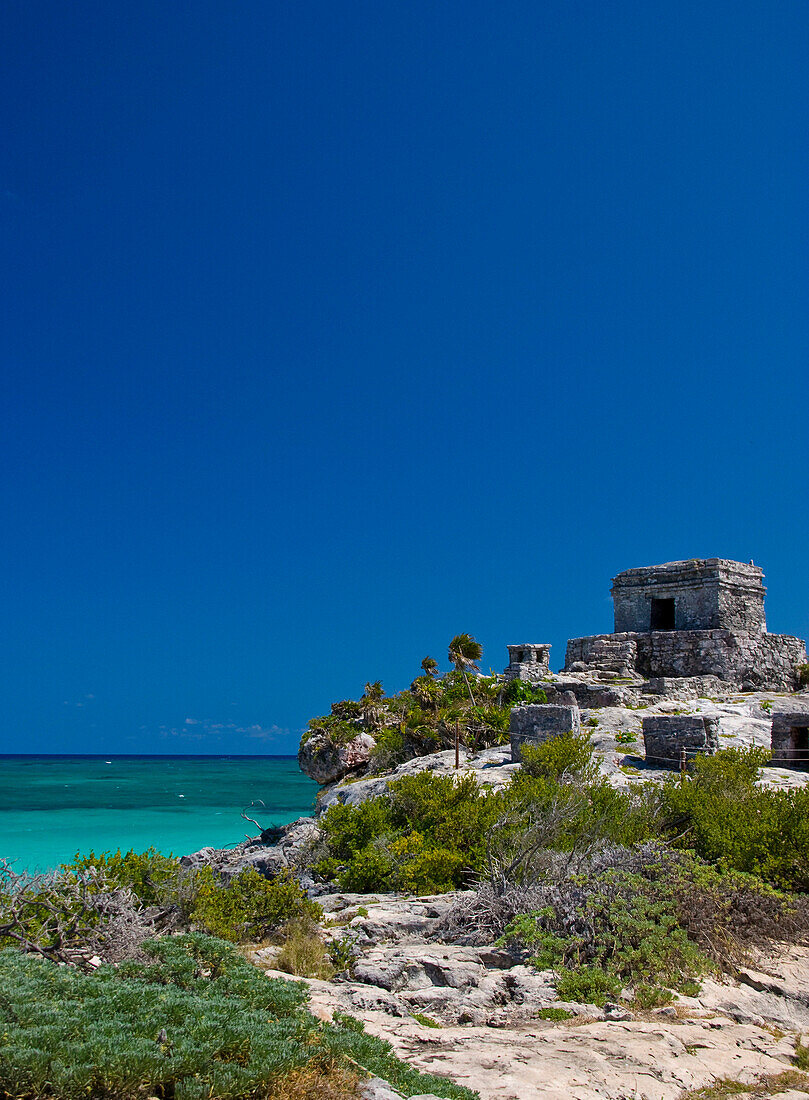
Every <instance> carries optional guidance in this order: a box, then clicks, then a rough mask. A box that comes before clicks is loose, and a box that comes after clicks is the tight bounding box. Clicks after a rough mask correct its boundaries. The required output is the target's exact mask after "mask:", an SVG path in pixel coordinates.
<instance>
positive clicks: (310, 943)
mask: <svg viewBox="0 0 809 1100" xmlns="http://www.w3.org/2000/svg"><path fill="white" fill-rule="evenodd" d="M283 932H284V942H283V944H282V947H281V950H280V951H279V953H278V955H277V956H276V959H275V968H276V969H277V970H283V971H284V972H285V973H287V974H294V975H295V976H296V977H299V978H321V979H328V978H332V977H334V973H335V968H334V966H333V965H332V963H331V960H330V958H329V953H328V951H327V949H326V945H325V943H324V942H323V938H322V936H321V935H320V930H319V928H318V926H317V924H315V923H314V921H312V920H311V919H307V918H303V919H301V918H298V919H296V920H293V921H290V922H289V924H287V925H286V926H285V928H284V929H283Z"/></svg>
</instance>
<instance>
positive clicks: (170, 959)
mask: <svg viewBox="0 0 809 1100" xmlns="http://www.w3.org/2000/svg"><path fill="white" fill-rule="evenodd" d="M146 953H147V955H148V956H149V961H148V962H147V963H135V962H129V963H124V964H122V965H121V966H120V967H117V968H116V967H111V966H102V967H99V969H98V970H96V971H95V972H93V973H91V974H84V973H82V972H81V971H78V970H76V969H75V968H73V967H58V966H55V965H54V964H53V963H51V962H49V961H47V960H44V959H37V958H34V957H32V956H27V955H23V954H20V953H18V952H16V951H11V950H6V951H3V952H0V985H2V988H3V998H2V1001H1V1002H0V1019H1V1020H2V1035H1V1036H0V1092H2V1094H3V1095H4V1096H7V1097H10V1098H18V1097H19V1098H23V1097H33V1096H45V1095H47V1096H50V1097H53V1098H54V1100H79V1098H80V1097H82V1098H84V1097H88V1096H93V1097H98V1098H101V1097H108V1098H110V1100H112V1098H113V1097H115V1098H116V1100H130V1098H132V1100H134V1098H136V1097H143V1096H151V1095H158V1096H164V1097H169V1096H171V1097H174V1098H175V1100H203V1098H209V1097H216V1098H217V1100H242V1098H244V1100H248V1098H250V1100H257V1098H260V1097H261V1098H267V1100H281V1098H282V1097H283V1098H285V1100H286V1098H289V1097H300V1100H310V1098H314V1097H316V1096H320V1097H326V1098H329V1097H334V1098H336V1097H338V1096H339V1097H341V1098H343V1097H345V1098H346V1100H348V1097H350V1096H352V1095H356V1086H355V1085H354V1087H353V1088H349V1086H351V1085H352V1083H355V1082H356V1081H357V1077H358V1075H359V1076H366V1075H367V1076H370V1075H373V1074H378V1075H380V1076H384V1077H385V1078H386V1079H388V1080H390V1081H392V1082H393V1083H394V1084H395V1087H396V1088H398V1089H400V1090H401V1091H403V1092H404V1093H405V1095H407V1096H411V1095H413V1094H414V1093H418V1092H427V1091H429V1092H435V1093H436V1094H437V1095H439V1096H444V1097H448V1098H454V1100H471V1098H472V1097H473V1095H474V1094H473V1093H471V1092H470V1091H469V1090H468V1089H463V1088H460V1087H458V1086H456V1085H453V1084H452V1083H451V1082H448V1081H446V1080H445V1079H443V1078H440V1077H433V1076H431V1075H420V1074H418V1073H416V1072H415V1071H414V1070H412V1069H410V1068H409V1067H408V1066H405V1065H404V1064H403V1063H401V1062H399V1061H398V1059H396V1058H395V1057H394V1055H393V1053H392V1051H391V1048H390V1046H389V1045H388V1044H387V1043H385V1042H383V1041H381V1040H378V1039H373V1038H371V1037H370V1036H368V1035H365V1034H364V1032H363V1031H362V1030H361V1025H357V1022H356V1021H351V1023H349V1020H350V1018H345V1019H341V1020H337V1021H336V1022H335V1023H334V1024H324V1023H322V1022H321V1021H319V1020H317V1019H315V1018H314V1017H313V1016H312V1015H311V1014H310V1013H309V1012H308V1011H307V1010H306V1007H305V1002H306V994H305V990H304V987H303V986H302V985H300V984H297V983H294V982H287V981H280V980H269V979H267V978H266V977H264V975H263V974H261V972H260V971H259V970H258V969H256V968H255V967H254V966H252V965H251V964H250V963H248V962H246V961H245V960H244V959H243V958H242V957H241V956H240V955H239V953H238V952H237V951H236V950H235V949H234V948H233V947H232V946H231V945H229V944H228V943H226V942H224V941H222V940H216V939H212V938H210V937H207V936H203V935H188V936H177V937H166V938H164V939H161V940H157V941H151V942H150V943H148V944H147V945H146ZM302 1081H303V1082H305V1087H303V1088H301V1087H299V1086H300V1085H301V1082H302ZM332 1086H334V1087H332Z"/></svg>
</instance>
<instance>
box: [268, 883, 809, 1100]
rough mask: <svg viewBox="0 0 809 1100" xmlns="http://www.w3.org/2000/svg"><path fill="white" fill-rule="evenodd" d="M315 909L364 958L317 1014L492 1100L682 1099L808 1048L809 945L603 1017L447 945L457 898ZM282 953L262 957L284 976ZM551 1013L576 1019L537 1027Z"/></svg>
mask: <svg viewBox="0 0 809 1100" xmlns="http://www.w3.org/2000/svg"><path fill="white" fill-rule="evenodd" d="M320 901H321V904H322V905H323V907H324V909H325V910H326V913H327V920H326V928H327V935H328V936H329V937H335V936H349V937H350V938H351V939H352V940H353V941H354V942H356V944H357V948H358V950H359V954H358V957H357V958H356V960H355V962H354V964H353V966H352V967H351V970H350V971H349V972H348V973H346V974H345V975H344V976H342V977H340V978H337V979H334V980H332V981H318V980H308V981H307V984H308V986H309V990H310V995H311V1004H312V1010H313V1011H314V1012H315V1013H316V1014H318V1015H321V1016H323V1017H330V1016H331V1015H332V1013H333V1012H334V1011H336V1010H338V1009H339V1010H341V1011H343V1012H349V1013H351V1014H352V1015H354V1016H356V1017H358V1018H359V1019H361V1020H363V1022H364V1023H365V1025H366V1027H367V1029H368V1031H369V1032H371V1033H372V1034H374V1035H378V1036H381V1037H383V1038H386V1039H388V1040H389V1041H390V1042H391V1043H392V1044H393V1046H394V1048H395V1050H396V1052H397V1054H399V1055H400V1056H401V1057H402V1058H404V1059H405V1060H406V1061H408V1062H409V1063H410V1064H412V1065H414V1066H416V1067H417V1068H418V1069H421V1070H425V1071H429V1072H431V1073H440V1074H445V1075H447V1076H449V1077H451V1078H452V1079H453V1080H455V1081H457V1082H458V1083H459V1084H464V1085H467V1086H468V1087H470V1088H473V1089H476V1090H477V1091H478V1092H479V1093H480V1095H481V1097H482V1098H483V1100H517V1098H519V1100H526V1098H528V1097H538V1098H540V1097H541V1098H543V1100H570V1098H574V1100H595V1098H596V1097H600V1098H606V1097H609V1098H611V1100H623V1098H630V1097H631V1098H633V1100H676V1098H679V1097H681V1096H682V1095H683V1093H684V1092H686V1091H687V1090H690V1089H694V1088H699V1087H703V1086H705V1085H709V1084H711V1083H712V1082H715V1081H717V1080H722V1079H730V1080H733V1081H741V1082H745V1083H752V1082H754V1081H756V1080H759V1079H761V1078H762V1077H775V1076H778V1075H780V1074H783V1073H785V1072H789V1071H790V1070H793V1069H794V1066H793V1063H792V1056H793V1054H794V1052H795V1044H796V1041H798V1040H799V1039H800V1038H801V1036H803V1037H804V1039H809V948H804V947H802V948H795V947H793V948H790V949H788V951H786V952H785V953H783V954H779V955H777V956H772V957H762V958H761V959H757V960H756V966H755V968H754V969H753V968H751V969H743V970H741V971H740V973H739V979H738V980H736V981H732V982H731V981H729V982H727V983H725V984H723V983H721V982H719V981H714V980H708V981H705V982H704V983H703V986H702V991H701V993H700V995H699V996H698V997H696V998H687V997H679V998H678V999H677V1000H676V1002H675V1003H674V1004H673V1005H671V1006H667V1007H665V1008H662V1009H658V1010H656V1011H642V1010H638V1011H633V1010H632V1009H631V1008H626V1007H623V1006H621V1005H618V1004H612V1005H610V1004H608V1005H607V1006H605V1007H604V1008H603V1009H600V1008H596V1007H595V1006H594V1005H580V1004H571V1003H567V1002H560V1001H559V1000H558V999H557V997H556V994H555V991H554V987H553V975H552V974H551V973H550V972H538V971H535V970H533V969H532V968H531V967H527V966H523V965H519V964H515V963H514V961H513V959H511V958H510V957H509V956H508V955H507V954H506V953H505V952H504V951H501V950H500V949H498V948H496V947H493V946H488V947H482V948H479V947H464V946H459V945H457V944H454V943H448V942H446V936H445V934H444V933H443V932H442V923H443V922H444V920H445V917H446V914H447V912H448V911H449V910H450V908H451V907H452V906H453V905H454V904H455V901H456V895H452V894H444V895H440V896H437V897H427V898H405V897H397V896H395V895H367V896H366V895H347V894H338V895H331V896H329V897H324V898H321V899H320ZM276 950H277V949H275V948H263V949H261V950H257V951H256V952H255V954H254V958H255V961H256V962H257V963H258V964H259V965H260V966H262V967H263V968H264V969H266V971H267V973H268V974H278V976H282V975H280V973H279V972H277V971H275V970H273V959H274V956H275V954H276ZM550 1008H556V1009H563V1010H566V1011H567V1012H569V1013H570V1016H569V1018H568V1019H565V1020H562V1021H552V1020H545V1019H542V1012H543V1010H547V1009H550ZM807 1080H808V1081H809V1078H807ZM793 1091H794V1090H793ZM775 1094H776V1095H779V1096H783V1097H785V1096H786V1092H778V1091H777V1092H776V1093H775ZM381 1095H382V1094H381V1093H380V1096H381ZM394 1095H395V1094H394ZM802 1095H806V1093H803V1094H802Z"/></svg>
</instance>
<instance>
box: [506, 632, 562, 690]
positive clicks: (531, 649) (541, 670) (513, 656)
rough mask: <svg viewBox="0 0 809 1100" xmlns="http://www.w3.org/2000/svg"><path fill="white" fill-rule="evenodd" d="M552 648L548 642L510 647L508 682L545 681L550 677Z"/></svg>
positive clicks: (527, 643)
mask: <svg viewBox="0 0 809 1100" xmlns="http://www.w3.org/2000/svg"><path fill="white" fill-rule="evenodd" d="M550 653H551V647H550V645H549V644H548V643H547V642H523V643H522V644H520V645H510V646H509V647H508V667H507V668H506V669H505V671H504V673H503V675H504V676H505V678H506V679H507V680H526V681H528V682H529V683H531V682H533V681H536V680H544V679H545V677H547V676H549V675H550Z"/></svg>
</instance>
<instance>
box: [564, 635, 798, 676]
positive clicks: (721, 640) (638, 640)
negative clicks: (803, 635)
mask: <svg viewBox="0 0 809 1100" xmlns="http://www.w3.org/2000/svg"><path fill="white" fill-rule="evenodd" d="M610 641H612V642H618V643H622V644H624V645H628V643H632V644H633V645H634V646H635V653H636V657H635V671H636V672H637V673H639V674H640V675H641V676H644V677H645V678H647V679H649V678H653V677H668V676H676V677H680V676H716V677H717V678H718V679H720V680H722V681H724V682H725V683H729V684H732V685H734V686H735V687H737V688H740V689H743V690H745V691H755V690H757V689H762V690H769V691H794V690H795V688H796V687H797V673H796V667H797V666H798V665H799V664H803V663H805V662H806V646H805V644H804V642H803V641H802V640H801V639H800V638H793V637H792V636H791V635H788V634H741V633H735V632H733V631H730V630H688V631H685V630H682V631H681V630H668V631H663V630H660V631H653V632H648V633H644V634H639V633H629V634H597V635H594V636H592V637H587V638H571V639H570V641H569V642H568V643H567V654H566V659H565V670H566V671H571V670H573V669H574V667H575V668H576V669H582V668H584V669H586V668H588V667H592V668H600V667H601V666H600V664H599V660H600V659H601V658H602V654H603V652H604V643H605V642H610ZM627 652H629V649H628V648H627Z"/></svg>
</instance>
